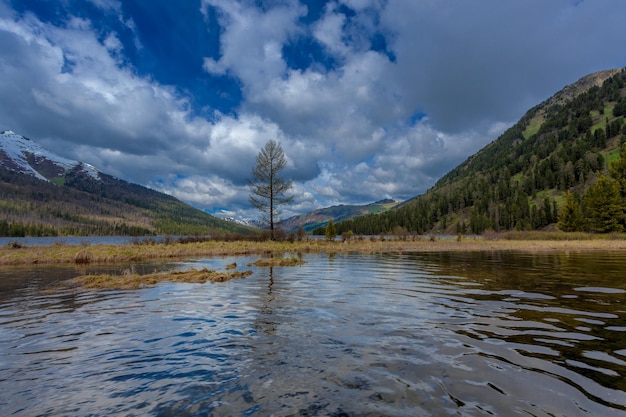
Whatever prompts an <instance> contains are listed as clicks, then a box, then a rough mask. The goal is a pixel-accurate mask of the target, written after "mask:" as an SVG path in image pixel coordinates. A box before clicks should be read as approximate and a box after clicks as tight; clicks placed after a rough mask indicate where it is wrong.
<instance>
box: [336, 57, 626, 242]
mask: <svg viewBox="0 0 626 417" xmlns="http://www.w3.org/2000/svg"><path fill="white" fill-rule="evenodd" d="M625 116H626V72H625V71H624V69H619V70H611V71H603V72H599V73H595V74H591V75H589V76H587V77H584V78H583V79H581V80H579V81H578V82H577V83H575V84H572V85H570V86H568V87H566V88H565V89H563V90H562V91H561V92H559V93H557V94H556V95H555V96H553V97H552V98H550V99H549V100H546V101H545V102H543V103H541V104H540V105H538V106H536V107H534V108H532V109H530V110H529V111H528V112H527V113H526V114H525V115H524V117H522V118H521V119H520V121H519V122H518V123H516V124H515V125H514V126H512V127H511V128H509V129H508V130H507V131H505V132H504V133H503V134H502V135H501V136H500V137H499V138H498V139H497V140H495V141H494V142H492V143H491V144H489V145H488V146H486V147H485V148H483V149H482V150H481V151H479V152H478V153H476V154H475V155H473V156H471V157H470V158H468V159H467V160H466V161H465V162H463V163H462V164H461V165H459V166H458V167H456V168H455V169H453V170H452V171H450V172H449V173H448V174H446V175H445V176H444V177H442V178H441V179H440V180H439V181H438V182H437V183H436V184H435V185H434V186H433V187H432V188H431V189H430V190H428V191H427V192H426V193H425V194H424V195H421V196H418V197H416V198H414V199H412V200H409V201H407V202H405V203H403V204H402V205H400V206H399V207H398V208H396V209H394V210H391V211H388V212H385V213H381V214H376V215H368V216H363V217H358V218H355V219H352V220H348V221H344V222H340V223H337V224H336V228H337V232H338V233H340V234H341V233H344V232H348V231H352V232H353V233H358V234H379V233H393V232H403V233H404V232H414V233H426V232H444V233H476V234H480V233H483V232H484V231H486V230H493V231H504V230H536V229H543V228H550V227H558V228H560V229H561V230H565V231H593V232H613V231H618V232H619V231H623V230H624V226H625V224H624V218H625V216H624V206H625V197H626V192H625V186H626V181H625V180H624V176H626V170H624V169H623V168H622V171H620V163H622V164H626V149H625V150H624V152H623V153H622V156H621V157H620V149H621V148H622V145H623V144H624V142H626V123H625V122H624V118H625ZM572 213H573V214H572ZM572 216H574V220H573V221H571V220H572Z"/></svg>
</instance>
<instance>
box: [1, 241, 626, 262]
mask: <svg viewBox="0 0 626 417" xmlns="http://www.w3.org/2000/svg"><path fill="white" fill-rule="evenodd" d="M593 236H594V235H589V236H584V237H581V236H577V237H576V238H575V239H574V236H572V239H569V240H568V239H567V235H566V234H560V235H559V239H556V238H554V239H551V240H548V239H539V238H538V237H537V236H535V237H533V236H530V235H529V236H527V237H528V238H527V239H525V238H523V237H522V236H519V235H518V236H516V237H511V236H505V235H497V236H493V235H492V236H487V237H481V238H466V239H462V240H460V241H458V240H457V239H434V240H430V239H415V240H413V239H406V240H400V239H397V240H389V239H351V240H347V241H345V242H341V241H335V242H328V241H324V240H307V241H302V242H293V243H291V242H251V241H233V242H220V241H207V242H190V243H167V244H166V243H157V244H151V245H134V244H128V245H91V246H69V245H52V246H32V247H12V246H11V245H9V246H5V247H1V248H0V266H3V265H29V264H30V265H32V264H44V265H49V264H89V263H129V262H140V261H149V260H175V259H185V258H196V257H213V256H238V255H262V256H269V255H276V254H286V255H288V254H304V253H364V254H368V253H393V252H395V253H401V252H449V251H497V250H500V251H511V250H520V251H533V252H536V251H592V250H602V251H609V250H610V251H618V250H626V239H623V238H612V239H606V238H602V239H599V238H593Z"/></svg>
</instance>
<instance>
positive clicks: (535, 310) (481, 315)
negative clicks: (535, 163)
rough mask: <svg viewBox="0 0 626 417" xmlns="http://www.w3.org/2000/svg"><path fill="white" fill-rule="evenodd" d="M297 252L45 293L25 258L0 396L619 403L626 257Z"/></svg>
mask: <svg viewBox="0 0 626 417" xmlns="http://www.w3.org/2000/svg"><path fill="white" fill-rule="evenodd" d="M598 258H600V259H598ZM306 260H307V263H306V264H305V265H303V266H299V267H295V268H254V272H255V275H254V276H252V277H250V278H247V279H246V280H241V281H231V282H227V283H222V284H206V285H191V284H168V283H163V284H160V285H158V286H156V287H153V288H146V289H141V290H137V291H106V292H90V291H84V292H81V291H74V290H69V289H67V288H65V289H64V288H57V289H54V290H51V287H50V285H49V284H50V283H51V282H56V281H58V280H59V279H61V278H59V277H56V278H55V277H52V276H51V277H48V278H46V277H45V272H43V271H34V272H33V271H32V270H29V271H27V272H25V273H24V277H23V281H24V282H23V284H22V286H19V285H17V284H16V282H17V280H16V279H12V281H11V288H10V289H9V290H7V291H4V292H0V392H2V395H1V396H0V411H2V414H3V415H11V414H12V415H28V416H31V415H35V416H36V415H94V416H95V415H102V416H105V415H107V416H108V415H154V416H167V415H177V416H213V415H215V416H219V415H240V416H265V415H294V416H295V415H308V416H315V415H318V416H327V415H335V416H340V415H342V416H351V415H354V416H379V415H385V416H405V415H418V416H419V415H424V416H426V415H429V416H430V415H442V416H443V415H452V414H459V415H485V414H491V415H537V416H543V415H546V416H547V415H568V416H578V415H580V416H589V415H603V416H611V415H615V416H620V415H621V416H623V415H625V414H626V382H625V381H626V371H624V369H626V366H625V365H626V350H625V349H624V343H625V340H626V339H624V331H625V330H624V329H626V312H625V311H624V308H623V300H622V298H623V294H624V292H626V283H625V282H624V280H623V274H622V271H623V270H625V269H626V256H624V255H621V254H620V255H617V254H603V255H602V256H597V255H596V256H585V255H584V254H578V255H564V254H555V255H528V254H515V253H490V254H485V253H476V254H402V255H371V256H361V255H345V256H338V255H336V256H325V255H308V256H307V257H306ZM233 261H237V263H238V264H239V265H245V264H247V263H248V259H235V258H216V259H206V260H195V261H193V262H189V263H185V265H184V266H188V264H193V266H195V267H203V266H206V267H209V268H216V267H219V266H223V265H227V264H229V263H232V262H233ZM598 262H600V264H601V265H602V266H603V268H598V267H596V266H595V265H596V264H597V263H598ZM147 267H148V266H147ZM158 267H159V266H154V268H158ZM594 270H595V271H602V273H600V272H597V273H595V274H594V273H593V272H592V271H594ZM48 273H49V274H53V273H54V271H48ZM72 273H75V272H72V271H65V272H63V273H62V274H61V275H62V276H63V277H65V276H71V275H72ZM42 283H45V285H43V284H42Z"/></svg>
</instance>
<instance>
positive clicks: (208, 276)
mask: <svg viewBox="0 0 626 417" xmlns="http://www.w3.org/2000/svg"><path fill="white" fill-rule="evenodd" d="M249 275H252V271H243V272H240V271H232V272H219V271H212V270H209V269H206V268H204V269H199V270H198V269H190V270H188V271H173V272H167V273H158V274H147V275H139V274H136V273H125V274H120V275H109V274H100V275H82V276H79V277H76V278H74V279H72V280H71V281H70V284H73V285H77V286H80V287H83V288H88V289H138V288H145V287H149V286H153V285H156V284H158V283H160V282H164V281H167V282H188V283H198V284H204V283H206V282H226V281H230V280H231V279H238V278H245V277H247V276H249Z"/></svg>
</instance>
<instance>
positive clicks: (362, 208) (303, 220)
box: [278, 199, 398, 232]
mask: <svg viewBox="0 0 626 417" xmlns="http://www.w3.org/2000/svg"><path fill="white" fill-rule="evenodd" d="M397 204H398V203H397V202H396V201H394V200H388V199H387V200H380V201H377V202H375V203H371V204H366V205H343V204H342V205H338V206H332V207H327V208H323V209H319V210H315V211H312V212H310V213H306V214H301V215H298V216H293V217H290V218H288V219H285V220H282V221H280V222H279V223H278V227H279V228H281V229H283V230H285V231H286V232H295V231H296V230H298V229H299V228H300V227H302V228H303V229H304V230H305V231H307V232H311V231H313V230H314V229H316V228H325V227H326V225H327V224H328V221H329V220H330V219H332V220H333V223H336V222H340V221H344V220H349V219H352V218H355V217H358V216H363V215H366V214H372V213H381V212H384V211H387V210H390V209H391V208H393V207H395V206H396V205H397Z"/></svg>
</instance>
